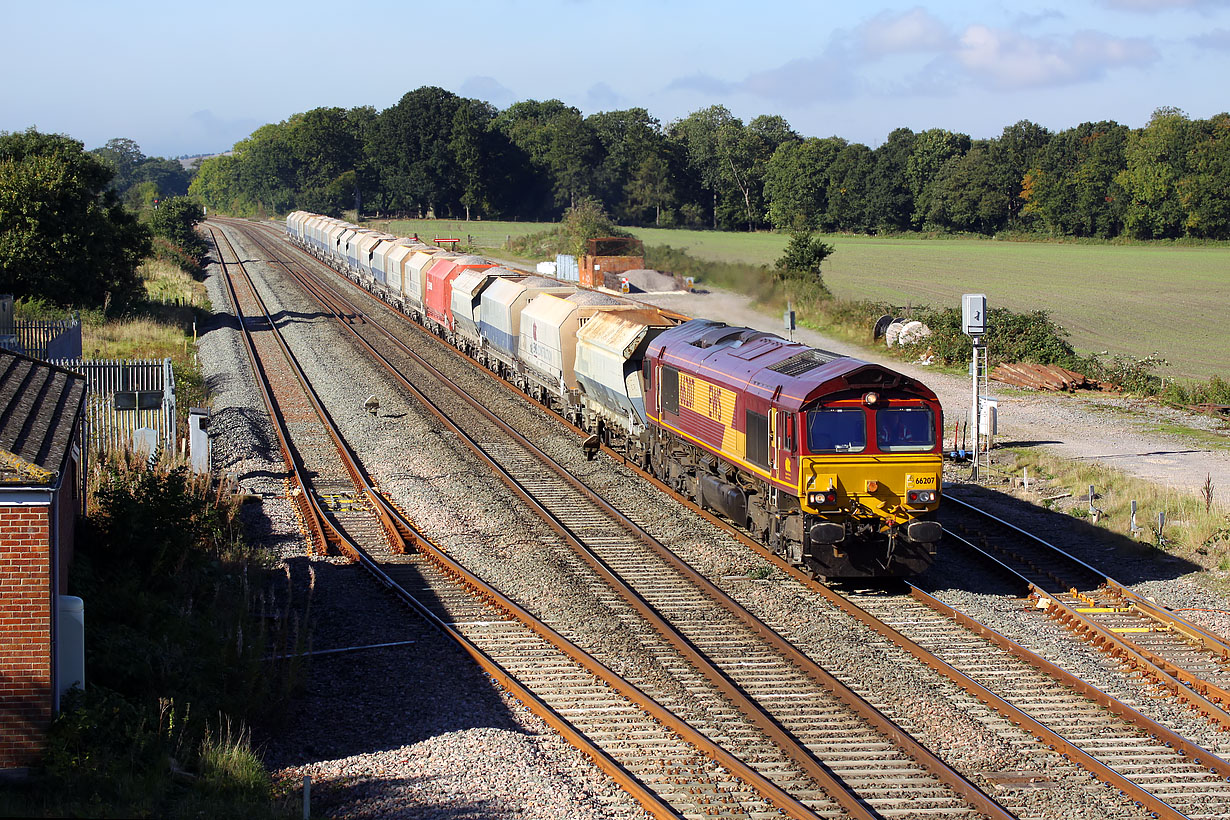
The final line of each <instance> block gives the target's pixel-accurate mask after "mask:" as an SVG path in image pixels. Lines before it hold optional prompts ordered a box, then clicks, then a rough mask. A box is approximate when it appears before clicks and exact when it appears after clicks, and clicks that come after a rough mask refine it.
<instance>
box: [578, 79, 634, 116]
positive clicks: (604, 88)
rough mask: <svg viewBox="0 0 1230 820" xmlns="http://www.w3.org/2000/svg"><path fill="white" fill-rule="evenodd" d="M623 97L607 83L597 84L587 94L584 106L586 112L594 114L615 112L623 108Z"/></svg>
mask: <svg viewBox="0 0 1230 820" xmlns="http://www.w3.org/2000/svg"><path fill="white" fill-rule="evenodd" d="M623 102H624V100H623V97H621V96H620V95H619V94H616V93H615V90H614V89H612V88H611V87H610V86H609V85H607V84H606V83H597V84H595V85H592V86H590V88H589V90H588V91H586V92H585V103H584V105H583V106H582V107H583V108H584V109H585V110H586V111H588V112H590V113H594V112H596V111H614V110H616V109H619V108H622V107H623Z"/></svg>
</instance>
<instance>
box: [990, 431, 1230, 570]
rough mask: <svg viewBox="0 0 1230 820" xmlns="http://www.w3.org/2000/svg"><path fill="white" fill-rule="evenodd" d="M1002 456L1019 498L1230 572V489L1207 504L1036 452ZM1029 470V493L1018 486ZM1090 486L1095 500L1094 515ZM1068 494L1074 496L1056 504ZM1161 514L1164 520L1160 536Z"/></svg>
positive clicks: (1105, 469)
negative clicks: (1134, 521) (1007, 461)
mask: <svg viewBox="0 0 1230 820" xmlns="http://www.w3.org/2000/svg"><path fill="white" fill-rule="evenodd" d="M1001 455H1007V456H1009V458H1010V459H1014V460H1012V462H1011V466H1010V467H1007V468H1006V471H1007V472H1008V473H1009V474H1010V477H1011V479H1012V482H1013V484H1014V486H1017V487H1018V491H1017V493H1016V494H1017V495H1019V496H1021V497H1023V498H1026V499H1027V500H1030V501H1032V502H1034V503H1038V504H1042V505H1043V506H1047V507H1050V508H1052V509H1058V510H1061V511H1065V512H1067V513H1068V514H1070V515H1072V516H1074V517H1076V518H1080V519H1083V520H1085V521H1088V522H1090V523H1093V524H1096V525H1097V526H1098V527H1101V528H1103V529H1105V530H1107V531H1108V532H1112V533H1116V534H1118V535H1122V536H1125V537H1127V538H1133V539H1135V540H1137V541H1141V542H1143V543H1146V544H1152V545H1154V546H1158V547H1160V548H1162V549H1165V550H1167V551H1168V552H1171V553H1173V554H1175V555H1178V556H1180V557H1182V558H1186V559H1188V560H1190V561H1192V562H1193V563H1197V564H1200V565H1201V566H1204V567H1206V568H1214V567H1216V568H1218V569H1221V570H1230V504H1228V503H1227V499H1228V498H1230V487H1222V488H1218V487H1211V489H1210V491H1209V493H1208V496H1209V497H1208V498H1207V499H1206V495H1205V494H1204V493H1201V494H1194V493H1187V492H1182V491H1180V490H1176V489H1172V488H1166V487H1161V486H1159V485H1157V484H1154V483H1152V482H1149V481H1145V480H1144V479H1139V478H1135V477H1133V476H1129V475H1127V474H1126V473H1124V472H1122V471H1120V470H1116V469H1114V468H1112V467H1107V466H1105V465H1103V464H1097V463H1089V462H1084V461H1072V460H1068V459H1062V458H1059V457H1057V456H1053V455H1049V454H1047V453H1043V452H1039V451H1037V450H1033V449H1029V450H1015V449H1010V450H1008V451H1006V452H1004V451H1001ZM1001 463H1002V461H1001ZM1000 469H1001V470H1003V469H1005V468H1000ZM1026 470H1028V475H1029V490H1028V491H1026V490H1025V489H1024V488H1023V487H1020V486H1019V485H1020V484H1021V480H1022V479H1023V478H1024V475H1025V471H1026ZM1090 485H1092V486H1093V487H1094V491H1095V494H1096V497H1095V498H1094V499H1093V503H1092V507H1093V509H1092V510H1091V509H1090V502H1089V487H1090ZM1219 491H1220V493H1221V494H1220V495H1219V494H1218V493H1219ZM1065 493H1070V494H1071V495H1070V496H1067V497H1065V498H1057V496H1060V495H1064V494H1065ZM1048 499H1051V500H1048ZM1132 501H1136V526H1137V530H1136V531H1135V532H1133V531H1132V529H1131V524H1132V512H1131V508H1132ZM1206 502H1207V503H1206ZM1158 513H1164V514H1165V524H1164V526H1163V527H1162V528H1161V530H1160V531H1159V529H1158Z"/></svg>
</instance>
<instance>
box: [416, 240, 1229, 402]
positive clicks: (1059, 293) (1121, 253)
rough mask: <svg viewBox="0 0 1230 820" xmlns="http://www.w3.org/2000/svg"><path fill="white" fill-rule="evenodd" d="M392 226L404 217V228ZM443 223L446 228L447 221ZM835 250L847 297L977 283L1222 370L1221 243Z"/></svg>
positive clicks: (850, 246)
mask: <svg viewBox="0 0 1230 820" xmlns="http://www.w3.org/2000/svg"><path fill="white" fill-rule="evenodd" d="M402 226H405V228H404V229H403V228H402ZM549 227H551V225H550V224H549V223H532V222H468V223H467V222H463V221H445V220H415V221H398V222H394V223H393V232H394V233H412V232H414V231H416V230H417V231H418V232H419V236H423V237H427V238H431V237H433V236H445V235H447V236H460V237H461V238H463V239H464V238H465V237H466V236H467V235H472V236H474V238H475V242H474V244H475V245H478V246H481V247H488V248H493V249H494V248H499V247H501V246H502V245H503V243H504V240H505V238H506V237H507V236H509V235H514V236H516V235H519V234H524V233H532V232H536V231H540V230H545V229H546V228H549ZM632 230H633V233H635V234H636V235H637V236H638V237H639V238H640V239H641V240H642V241H644V242H645V244H647V245H670V246H672V247H675V248H682V249H687V250H688V252H689V253H691V254H692V255H693V256H697V257H700V258H705V259H715V260H725V261H733V262H745V263H748V264H754V265H760V264H772V262H773V261H774V260H775V259H776V258H777V257H778V256H780V255H781V252H782V250H783V249H784V248H785V245H786V241H787V237H785V236H783V235H781V234H773V233H755V234H740V233H719V232H714V231H689V230H667V229H644V228H636V229H632ZM449 231H451V233H450V232H449ZM825 241H827V242H829V243H831V244H832V245H833V246H834V247H835V248H836V251H835V252H834V254H833V255H832V256H830V257H829V258H828V259H827V260H826V261H825V264H824V280H825V282H826V283H827V284H828V286H829V288H830V289H831V290H832V291H833V293H834V294H836V295H837V296H839V297H841V298H846V299H874V300H880V301H886V302H890V303H892V304H896V305H902V306H904V305H924V304H929V305H945V304H947V305H952V306H959V305H960V301H961V294H962V293H985V294H986V295H987V303H988V304H989V305H990V306H992V307H1007V308H1010V309H1012V310H1015V311H1020V312H1025V311H1032V310H1047V311H1050V313H1051V315H1052V317H1054V319H1055V320H1056V321H1057V322H1058V323H1059V324H1061V325H1062V326H1063V327H1065V328H1067V329H1068V331H1069V332H1070V333H1071V334H1072V335H1071V342H1072V344H1073V345H1074V346H1075V347H1076V348H1077V349H1078V350H1080V351H1081V352H1085V353H1089V352H1101V351H1104V350H1105V351H1109V352H1110V353H1111V354H1120V353H1121V354H1127V355H1134V356H1145V355H1148V354H1150V353H1155V352H1156V353H1157V354H1159V355H1160V356H1161V357H1162V358H1164V359H1166V360H1167V361H1168V362H1169V363H1170V366H1169V367H1165V368H1160V369H1159V370H1158V373H1159V375H1162V376H1166V377H1167V378H1173V377H1179V378H1196V379H1207V378H1208V377H1210V376H1213V375H1221V376H1222V377H1226V376H1227V375H1228V374H1230V326H1228V323H1227V314H1230V247H1227V246H1204V247H1195V246H1191V247H1187V246H1174V245H1154V246H1148V245H1092V244H1090V245H1086V244H1060V243H1044V242H1001V241H994V240H980V239H965V238H961V239H912V238H896V237H888V238H873V237H857V236H846V235H833V236H828V237H825Z"/></svg>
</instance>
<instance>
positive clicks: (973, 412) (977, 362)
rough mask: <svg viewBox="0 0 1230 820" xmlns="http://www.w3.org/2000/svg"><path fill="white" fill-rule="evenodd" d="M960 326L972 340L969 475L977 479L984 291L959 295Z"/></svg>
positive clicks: (980, 425)
mask: <svg viewBox="0 0 1230 820" xmlns="http://www.w3.org/2000/svg"><path fill="white" fill-rule="evenodd" d="M961 326H962V328H963V329H964V331H965V335H966V336H969V337H970V340H971V341H972V342H973V358H972V360H971V361H970V366H969V372H970V380H971V381H972V382H973V391H972V394H973V405H972V406H971V407H970V411H969V418H970V425H971V426H972V427H973V428H974V465H973V471H972V473H971V474H970V477H971V478H972V479H973V480H974V481H977V480H978V461H979V458H978V456H979V454H980V452H981V451H982V424H981V422H982V419H981V418H980V412H979V411H980V410H981V401H980V400H979V390H978V386H979V385H978V381H979V375H980V373H981V372H982V371H983V370H985V369H986V355H987V349H986V344H985V341H984V338H983V337H984V336H985V335H986V332H987V297H986V294H985V293H966V294H963V295H962V296H961Z"/></svg>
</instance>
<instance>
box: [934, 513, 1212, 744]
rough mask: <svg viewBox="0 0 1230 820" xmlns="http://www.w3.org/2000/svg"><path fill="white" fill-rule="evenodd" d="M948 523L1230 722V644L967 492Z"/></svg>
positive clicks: (1104, 645) (1098, 635)
mask: <svg viewBox="0 0 1230 820" xmlns="http://www.w3.org/2000/svg"><path fill="white" fill-rule="evenodd" d="M948 499H949V501H951V502H952V504H954V505H957V507H958V509H957V510H956V511H953V510H952V509H951V506H952V505H950V509H949V510H948V511H947V512H946V513H945V519H946V521H947V524H946V528H947V531H948V532H949V534H950V535H952V536H953V537H954V539H955V540H956V542H957V543H959V544H960V545H961V546H962V547H963V548H964V549H965V550H967V551H968V552H969V553H971V554H973V555H977V556H979V557H981V558H982V559H984V560H986V561H988V562H991V563H993V564H994V565H995V566H996V567H997V568H998V569H999V570H1000V571H1002V572H1005V573H1007V574H1009V575H1010V576H1011V577H1012V578H1014V579H1017V580H1019V581H1020V582H1021V583H1022V584H1023V585H1026V586H1027V587H1028V589H1029V591H1030V595H1031V597H1032V598H1033V600H1035V601H1036V602H1038V603H1039V605H1040V606H1042V607H1044V608H1045V611H1046V614H1047V616H1048V617H1051V618H1053V619H1055V620H1056V621H1058V622H1059V623H1062V624H1063V625H1064V626H1065V627H1067V628H1068V629H1069V630H1070V631H1071V632H1072V633H1073V634H1075V635H1077V636H1079V637H1080V638H1082V639H1083V640H1085V641H1087V642H1088V643H1090V644H1091V645H1093V646H1095V647H1096V648H1098V649H1099V650H1100V651H1102V652H1103V653H1105V654H1107V655H1109V656H1111V657H1113V658H1115V659H1116V660H1117V661H1119V662H1121V663H1124V664H1127V665H1129V666H1130V667H1132V668H1133V669H1135V670H1138V671H1139V672H1140V673H1141V674H1143V675H1145V676H1147V677H1148V678H1149V679H1150V680H1151V681H1153V682H1154V683H1155V684H1157V685H1158V686H1161V687H1164V688H1165V689H1167V690H1168V691H1169V692H1171V693H1172V694H1173V695H1174V696H1175V697H1177V698H1179V699H1180V700H1182V701H1184V702H1186V703H1187V704H1188V705H1189V706H1191V707H1192V708H1194V709H1196V710H1198V711H1199V712H1200V713H1201V714H1203V715H1204V716H1205V717H1207V718H1208V719H1209V720H1210V721H1212V722H1214V723H1216V724H1217V725H1219V726H1220V727H1221V728H1223V729H1228V730H1230V714H1228V713H1227V711H1226V710H1227V708H1230V645H1227V643H1226V641H1225V639H1224V638H1223V637H1221V636H1219V635H1216V634H1214V633H1212V632H1210V631H1208V630H1206V629H1203V628H1201V627H1199V626H1197V625H1196V624H1193V623H1191V622H1190V621H1188V620H1186V619H1185V618H1183V617H1181V616H1179V615H1178V614H1176V613H1174V612H1171V611H1169V610H1168V609H1166V608H1165V607H1164V606H1161V605H1159V604H1158V603H1156V602H1154V601H1151V600H1149V599H1147V598H1144V597H1143V596H1140V595H1137V594H1136V593H1135V592H1133V591H1132V590H1131V589H1130V588H1128V587H1126V586H1124V585H1123V584H1121V583H1119V582H1118V581H1116V580H1115V579H1113V578H1111V577H1110V576H1109V575H1107V574H1106V573H1104V572H1101V571H1099V570H1098V569H1096V568H1094V567H1092V566H1090V565H1089V564H1087V563H1086V562H1084V561H1082V560H1080V559H1079V558H1076V557H1075V556H1073V555H1071V554H1070V553H1069V552H1067V551H1065V550H1063V549H1061V548H1060V547H1058V546H1055V545H1054V544H1051V543H1049V542H1047V541H1045V540H1044V539H1042V538H1039V537H1037V536H1035V535H1033V534H1031V533H1028V532H1026V531H1025V530H1023V529H1021V528H1019V527H1017V526H1015V525H1013V524H1011V523H1009V522H1007V521H1004V520H1002V519H1000V518H998V517H996V516H994V515H992V514H990V513H988V512H986V511H984V510H981V509H979V508H978V507H977V506H976V505H974V504H971V503H970V502H968V501H963V500H962V499H960V498H954V497H952V496H951V495H950V496H949V497H948Z"/></svg>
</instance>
